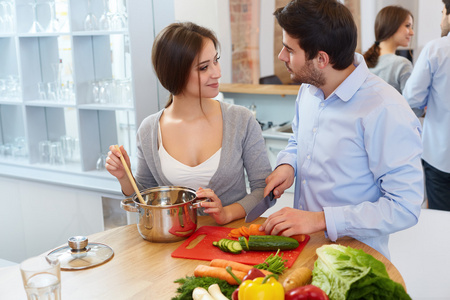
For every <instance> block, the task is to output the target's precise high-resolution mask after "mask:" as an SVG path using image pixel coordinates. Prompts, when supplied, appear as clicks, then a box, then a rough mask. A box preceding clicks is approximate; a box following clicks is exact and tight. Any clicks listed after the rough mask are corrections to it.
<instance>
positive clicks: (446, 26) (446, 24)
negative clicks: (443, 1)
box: [441, 6, 450, 36]
mask: <svg viewBox="0 0 450 300" xmlns="http://www.w3.org/2000/svg"><path fill="white" fill-rule="evenodd" d="M449 31H450V15H447V9H445V6H444V9H443V10H442V20H441V36H447V35H448V33H449Z"/></svg>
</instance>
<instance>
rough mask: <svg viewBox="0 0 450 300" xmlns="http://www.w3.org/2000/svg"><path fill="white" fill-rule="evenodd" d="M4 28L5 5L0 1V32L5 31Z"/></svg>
mask: <svg viewBox="0 0 450 300" xmlns="http://www.w3.org/2000/svg"><path fill="white" fill-rule="evenodd" d="M7 32H8V30H7V28H6V7H5V6H4V5H3V2H0V33H7Z"/></svg>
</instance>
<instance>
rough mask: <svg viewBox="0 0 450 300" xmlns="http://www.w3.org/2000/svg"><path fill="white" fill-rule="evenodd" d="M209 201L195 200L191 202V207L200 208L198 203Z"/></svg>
mask: <svg viewBox="0 0 450 300" xmlns="http://www.w3.org/2000/svg"><path fill="white" fill-rule="evenodd" d="M210 201H211V199H209V198H195V199H194V200H193V201H192V206H193V207H195V208H200V207H201V205H200V203H202V202H210Z"/></svg>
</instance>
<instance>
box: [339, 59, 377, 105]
mask: <svg viewBox="0 0 450 300" xmlns="http://www.w3.org/2000/svg"><path fill="white" fill-rule="evenodd" d="M353 65H354V66H355V67H356V68H355V70H353V72H352V73H351V74H350V75H349V76H348V77H347V78H346V79H345V80H344V81H343V82H342V83H341V84H340V85H339V86H338V87H337V89H336V90H335V91H334V92H333V94H336V96H338V97H339V98H340V99H341V100H342V101H345V102H347V101H348V100H350V99H351V98H352V97H353V96H354V95H355V93H356V92H357V91H358V90H359V88H360V87H361V85H362V84H363V83H364V81H365V80H366V78H367V76H368V75H369V74H370V71H369V69H368V68H367V65H366V62H365V60H364V57H363V56H362V55H361V54H359V53H355V58H354V60H353Z"/></svg>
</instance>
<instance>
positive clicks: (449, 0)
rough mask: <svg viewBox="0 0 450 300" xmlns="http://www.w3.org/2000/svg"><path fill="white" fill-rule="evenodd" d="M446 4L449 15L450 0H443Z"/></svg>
mask: <svg viewBox="0 0 450 300" xmlns="http://www.w3.org/2000/svg"><path fill="white" fill-rule="evenodd" d="M442 2H443V3H444V5H445V10H446V11H447V15H449V14H450V0H442Z"/></svg>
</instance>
